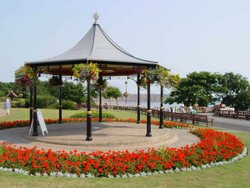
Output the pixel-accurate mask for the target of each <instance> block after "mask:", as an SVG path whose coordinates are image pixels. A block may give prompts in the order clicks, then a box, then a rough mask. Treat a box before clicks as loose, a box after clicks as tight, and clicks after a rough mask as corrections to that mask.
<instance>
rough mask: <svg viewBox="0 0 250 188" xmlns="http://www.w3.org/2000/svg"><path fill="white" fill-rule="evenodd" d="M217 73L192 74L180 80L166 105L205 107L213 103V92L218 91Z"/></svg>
mask: <svg viewBox="0 0 250 188" xmlns="http://www.w3.org/2000/svg"><path fill="white" fill-rule="evenodd" d="M218 79H219V75H218V74H217V73H210V72H193V73H190V74H188V75H187V77H186V78H182V79H181V80H180V82H179V85H178V86H177V87H176V89H174V90H173V91H172V92H171V94H170V97H169V98H168V99H167V100H166V101H165V102H166V103H170V104H172V103H174V102H177V103H181V102H183V103H184V104H185V105H186V106H188V105H194V104H196V103H197V104H198V105H199V106H207V105H208V104H209V103H213V102H215V100H216V99H215V94H214V93H215V91H217V90H218Z"/></svg>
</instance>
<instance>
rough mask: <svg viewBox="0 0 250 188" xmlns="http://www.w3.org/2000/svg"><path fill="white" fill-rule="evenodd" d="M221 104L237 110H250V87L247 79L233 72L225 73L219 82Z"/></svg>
mask: <svg viewBox="0 0 250 188" xmlns="http://www.w3.org/2000/svg"><path fill="white" fill-rule="evenodd" d="M219 84H220V91H219V97H220V99H221V102H222V103H224V104H226V105H227V106H232V107H234V108H235V109H236V110H244V109H249V108H250V85H249V81H248V80H247V78H245V77H243V76H242V75H240V74H234V73H232V72H229V73H225V74H224V75H223V76H221V77H220V80H219Z"/></svg>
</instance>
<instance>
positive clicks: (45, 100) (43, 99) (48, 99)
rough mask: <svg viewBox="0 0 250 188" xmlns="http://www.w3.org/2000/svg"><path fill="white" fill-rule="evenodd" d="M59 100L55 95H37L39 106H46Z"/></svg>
mask: <svg viewBox="0 0 250 188" xmlns="http://www.w3.org/2000/svg"><path fill="white" fill-rule="evenodd" d="M56 102H57V99H56V98H55V97H53V96H46V95H39V96H37V108H46V107H47V106H49V105H51V104H54V103H56Z"/></svg>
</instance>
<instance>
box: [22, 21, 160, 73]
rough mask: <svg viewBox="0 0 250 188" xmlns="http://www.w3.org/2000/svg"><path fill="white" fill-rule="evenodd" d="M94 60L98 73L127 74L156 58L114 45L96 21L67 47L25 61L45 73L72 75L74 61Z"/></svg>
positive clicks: (76, 62) (136, 71)
mask: <svg viewBox="0 0 250 188" xmlns="http://www.w3.org/2000/svg"><path fill="white" fill-rule="evenodd" d="M90 61H91V62H95V63H97V64H98V65H99V68H100V69H101V70H102V75H128V74H135V73H139V72H141V71H142V69H144V68H145V67H152V66H153V67H154V66H156V65H157V62H156V61H149V60H145V59H142V58H138V57H135V56H133V55H131V54H130V53H128V52H126V51H125V50H124V49H123V48H121V47H120V46H118V45H117V44H116V43H115V42H114V41H113V40H112V39H111V38H110V37H109V36H108V35H107V34H106V33H105V31H104V30H103V29H102V27H101V26H100V25H99V24H97V23H96V21H95V23H94V24H93V25H92V27H91V28H90V29H89V31H88V32H87V33H86V35H85V36H84V37H83V38H82V39H81V40H80V41H79V42H78V43H77V44H76V45H75V46H74V47H73V48H71V49H70V50H68V51H66V52H64V53H62V54H60V55H57V56H55V57H52V58H48V59H44V60H40V61H33V62H27V63H26V65H30V66H36V67H37V68H38V71H40V72H42V73H48V74H59V75H60V74H61V75H72V71H71V68H72V66H73V65H74V64H79V63H87V62H90Z"/></svg>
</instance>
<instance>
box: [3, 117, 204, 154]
mask: <svg viewBox="0 0 250 188" xmlns="http://www.w3.org/2000/svg"><path fill="white" fill-rule="evenodd" d="M92 125H93V132H92V136H93V141H91V142H88V141H85V138H86V123H63V124H61V125H59V124H51V125H48V131H49V135H46V136H42V135H41V133H39V136H37V137H33V136H29V135H28V128H27V127H23V128H15V129H5V130H1V131H0V142H2V141H5V142H10V143H13V144H16V145H19V146H26V147H29V148H31V147H34V146H37V147H38V148H44V149H52V150H54V151H57V150H66V151H70V150H75V149H76V150H78V151H84V152H91V151H97V150H101V151H108V150H129V151H133V150H141V149H144V150H147V149H148V148H163V147H182V146H185V145H187V144H189V145H190V144H193V143H197V142H198V141H199V138H198V137H196V136H194V135H193V134H191V133H189V132H188V130H184V129H167V128H164V129H159V128H158V126H154V125H152V134H153V136H152V137H146V136H145V135H146V125H145V124H140V125H137V124H134V123H122V122H116V123H106V122H103V123H92Z"/></svg>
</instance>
